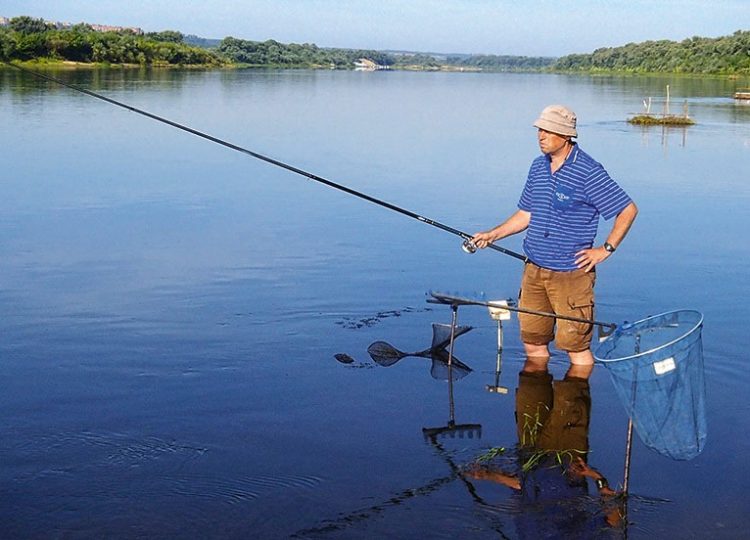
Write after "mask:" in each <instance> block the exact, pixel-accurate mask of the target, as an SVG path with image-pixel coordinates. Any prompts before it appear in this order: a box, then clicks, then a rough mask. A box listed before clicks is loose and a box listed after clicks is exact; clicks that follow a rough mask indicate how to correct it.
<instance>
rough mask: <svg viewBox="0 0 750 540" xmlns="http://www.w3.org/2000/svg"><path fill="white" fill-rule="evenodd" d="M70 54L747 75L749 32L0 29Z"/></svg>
mask: <svg viewBox="0 0 750 540" xmlns="http://www.w3.org/2000/svg"><path fill="white" fill-rule="evenodd" d="M40 58H42V59H51V60H71V61H75V62H108V63H117V64H120V63H126V64H141V65H154V64H157V65H158V64H164V65H223V64H239V65H246V66H262V67H281V68H285V67H301V68H320V67H324V68H335V69H350V68H352V67H353V65H354V62H356V61H358V60H359V59H361V58H366V59H368V60H371V61H372V62H374V63H376V64H378V65H380V66H386V67H392V68H396V69H428V70H436V69H443V68H449V69H450V68H453V69H457V68H458V69H460V68H467V69H475V70H481V71H547V70H552V71H582V72H591V71H619V72H669V73H707V74H709V73H710V74H750V31H741V30H740V31H737V32H735V33H734V34H732V35H731V36H724V37H720V38H701V37H693V38H689V39H686V40H683V41H680V42H675V41H668V40H662V41H646V42H643V43H629V44H627V45H624V46H622V47H613V48H602V49H597V50H595V51H594V52H593V53H591V54H572V55H568V56H564V57H562V58H559V59H554V58H544V57H526V56H499V55H448V56H443V55H434V54H425V53H387V52H382V51H375V50H363V49H337V48H323V47H318V46H317V45H315V44H311V43H303V44H301V45H300V44H296V43H290V44H284V43H279V42H278V41H274V40H272V39H270V40H267V41H249V40H243V39H237V38H234V37H227V38H224V39H223V40H221V41H219V40H207V39H203V38H198V37H197V36H184V35H183V34H181V33H180V32H176V31H172V30H166V31H163V32H151V33H146V34H136V33H134V32H132V31H127V30H121V31H117V32H99V31H95V30H94V29H93V28H92V27H91V26H89V25H86V24H78V25H75V26H71V27H66V28H57V27H56V26H54V25H51V24H48V23H46V22H45V21H44V20H42V19H34V18H31V17H25V16H24V17H15V18H13V19H11V20H10V24H8V25H7V26H2V27H0V59H3V60H32V59H40Z"/></svg>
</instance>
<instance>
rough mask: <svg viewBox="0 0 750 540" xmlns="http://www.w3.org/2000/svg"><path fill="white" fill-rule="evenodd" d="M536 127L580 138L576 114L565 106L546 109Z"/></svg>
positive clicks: (535, 123) (535, 124)
mask: <svg viewBox="0 0 750 540" xmlns="http://www.w3.org/2000/svg"><path fill="white" fill-rule="evenodd" d="M534 127H537V128H539V129H543V130H544V131H551V132H552V133H557V134H558V135H567V136H568V137H578V132H577V131H576V113H574V112H573V111H571V110H570V109H568V108H567V107H565V106H564V105H550V106H549V107H545V109H544V110H543V111H542V114H540V115H539V118H537V119H536V122H534Z"/></svg>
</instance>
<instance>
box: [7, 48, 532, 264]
mask: <svg viewBox="0 0 750 540" xmlns="http://www.w3.org/2000/svg"><path fill="white" fill-rule="evenodd" d="M3 63H5V64H7V65H9V66H11V67H14V68H16V69H17V70H19V71H22V72H24V73H28V74H30V75H33V76H34V77H38V78H40V79H44V80H47V81H51V82H54V83H56V84H59V85H61V86H65V87H67V88H70V89H71V90H75V91H76V92H80V93H82V94H86V95H87V96H91V97H93V98H96V99H100V100H102V101H106V102H107V103H110V104H112V105H116V106H118V107H122V108H123V109H127V110H128V111H130V112H134V113H137V114H140V115H143V116H145V117H147V118H151V119H152V120H156V121H157V122H161V123H163V124H167V125H168V126H172V127H174V128H177V129H181V130H182V131H186V132H188V133H190V134H192V135H196V136H198V137H201V138H203V139H206V140H208V141H211V142H213V143H216V144H220V145H222V146H225V147H227V148H229V149H231V150H235V151H237V152H241V153H243V154H246V155H248V156H251V157H254V158H256V159H259V160H261V161H265V162H266V163H270V164H271V165H276V166H277V167H281V168H282V169H286V170H288V171H291V172H293V173H296V174H299V175H301V176H304V177H306V178H309V179H310V180H314V181H316V182H319V183H321V184H324V185H326V186H328V187H332V188H334V189H338V190H339V191H343V192H344V193H348V194H349V195H354V196H355V197H359V198H360V199H364V200H366V201H368V202H371V203H374V204H377V205H379V206H382V207H384V208H388V209H389V210H393V211H394V212H398V213H399V214H402V215H404V216H407V217H410V218H413V219H416V220H417V221H421V222H422V223H426V224H427V225H432V226H433V227H437V228H438V229H441V230H443V231H446V232H449V233H451V234H454V235H456V236H459V237H461V238H463V240H464V242H463V246H462V247H463V249H464V251H466V252H468V253H473V252H474V251H476V246H474V244H473V243H472V242H471V238H472V235H470V234H467V233H465V232H463V231H460V230H458V229H454V228H453V227H449V226H448V225H445V224H443V223H440V222H439V221H435V220H433V219H430V218H427V217H425V216H421V215H419V214H417V213H415V212H412V211H411V210H407V209H405V208H401V207H399V206H396V205H395V204H391V203H389V202H386V201H383V200H380V199H376V198H375V197H372V196H370V195H367V194H366V193H362V192H361V191H357V190H355V189H352V188H350V187H346V186H344V185H342V184H338V183H336V182H333V181H331V180H327V179H325V178H323V177H321V176H318V175H317V174H313V173H310V172H307V171H304V170H302V169H299V168H297V167H295V166H293V165H289V164H287V163H284V162H283V161H279V160H277V159H274V158H271V157H268V156H265V155H263V154H259V153H258V152H254V151H252V150H248V149H247V148H243V147H242V146H238V145H236V144H233V143H230V142H228V141H225V140H223V139H219V138H218V137H214V136H213V135H209V134H208V133H203V132H202V131H198V130H197V129H193V128H191V127H189V126H186V125H183V124H179V123H177V122H174V121H172V120H169V119H168V118H164V117H162V116H158V115H156V114H153V113H150V112H148V111H144V110H143V109H139V108H137V107H133V106H132V105H128V104H127V103H123V102H121V101H117V100H115V99H112V98H108V97H106V96H103V95H101V94H98V93H96V92H92V91H91V90H86V89H85V88H81V87H80V86H77V85H75V84H71V83H68V82H65V81H63V80H61V79H58V78H56V77H52V76H51V75H47V74H44V73H39V72H37V71H34V70H31V69H28V68H24V67H21V66H19V65H16V64H13V63H11V62H7V61H3ZM487 247H489V248H491V249H494V250H495V251H499V252H500V253H504V254H505V255H509V256H511V257H515V258H516V259H520V260H522V261H524V262H527V261H528V258H527V257H526V256H525V255H521V254H520V253H516V252H515V251H511V250H509V249H506V248H504V247H501V246H498V245H495V244H489V245H488V246H487Z"/></svg>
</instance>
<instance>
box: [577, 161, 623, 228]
mask: <svg viewBox="0 0 750 540" xmlns="http://www.w3.org/2000/svg"><path fill="white" fill-rule="evenodd" d="M586 195H587V196H588V198H589V201H591V204H593V205H594V207H595V208H596V209H597V210H598V211H599V214H601V216H602V217H603V218H604V219H607V220H609V219H612V218H613V217H615V216H616V215H617V214H619V213H620V212H622V211H623V210H624V209H625V207H626V206H627V205H629V204H630V203H631V202H633V201H632V199H631V198H630V197H629V196H628V194H627V193H625V190H623V189H622V188H621V187H620V186H619V185H618V184H617V182H615V181H614V180H612V178H611V177H610V176H609V174H608V173H607V171H606V170H604V167H602V166H599V167H597V168H596V169H594V170H593V171H592V173H591V176H589V179H588V181H587V182H586Z"/></svg>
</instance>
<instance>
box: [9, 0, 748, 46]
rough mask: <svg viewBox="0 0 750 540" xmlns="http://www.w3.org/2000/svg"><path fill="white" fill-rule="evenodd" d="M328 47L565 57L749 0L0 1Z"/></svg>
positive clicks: (682, 30) (727, 20) (703, 30)
mask: <svg viewBox="0 0 750 540" xmlns="http://www.w3.org/2000/svg"><path fill="white" fill-rule="evenodd" d="M18 15H31V16H33V17H41V18H45V19H49V20H56V21H64V22H82V21H85V22H90V23H99V24H111V25H118V26H138V27H141V28H143V29H144V30H146V31H157V30H179V31H181V32H183V33H185V34H196V35H198V36H201V37H208V38H223V37H226V36H234V37H238V38H242V39H251V40H261V41H262V40H266V39H276V40H277V41H281V42H284V43H289V42H296V43H305V42H307V43H316V44H317V45H320V46H323V47H356V48H370V49H380V50H385V49H399V50H415V51H424V52H464V53H489V54H511V55H528V56H562V55H565V54H570V53H576V52H591V51H593V50H594V49H596V48H598V47H612V46H617V45H624V44H626V43H629V42H639V41H646V40H652V39H671V40H682V39H685V38H688V37H692V36H704V37H718V36H722V35H727V34H731V33H733V32H734V31H735V30H750V0H710V1H709V0H700V1H699V0H683V1H678V0H652V1H644V0H598V1H597V0H578V1H570V2H561V1H557V0H555V1H552V0H536V1H534V0H529V1H513V0H494V1H492V0H409V1H405V2H396V1H391V0H340V1H334V0H162V1H160V0H127V1H123V0H93V1H89V0H0V16H5V17H15V16H18Z"/></svg>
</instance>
